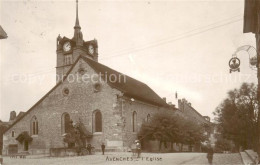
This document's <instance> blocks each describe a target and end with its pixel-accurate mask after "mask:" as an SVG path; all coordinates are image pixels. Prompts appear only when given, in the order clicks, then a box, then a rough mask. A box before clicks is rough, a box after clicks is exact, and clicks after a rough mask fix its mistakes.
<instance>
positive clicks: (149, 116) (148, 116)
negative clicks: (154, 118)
mask: <svg viewBox="0 0 260 165" xmlns="http://www.w3.org/2000/svg"><path fill="white" fill-rule="evenodd" d="M150 118H151V115H150V114H148V115H147V119H146V121H147V122H149V121H150Z"/></svg>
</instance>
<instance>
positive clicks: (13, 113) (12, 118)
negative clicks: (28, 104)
mask: <svg viewBox="0 0 260 165" xmlns="http://www.w3.org/2000/svg"><path fill="white" fill-rule="evenodd" d="M15 118H16V112H15V111H11V112H10V119H9V121H12V120H14V119H15Z"/></svg>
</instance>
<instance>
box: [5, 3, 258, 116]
mask: <svg viewBox="0 0 260 165" xmlns="http://www.w3.org/2000/svg"><path fill="white" fill-rule="evenodd" d="M75 5H76V3H75V1H73V0H55V1H54V0H53V1H50V0H27V1H25V0H15V1H14V0H8V1H5V0H1V1H0V25H1V26H2V27H3V29H4V30H5V31H6V32H7V34H8V38H7V39H5V40H0V56H1V59H0V69H1V72H0V73H1V81H0V83H1V88H0V90H1V92H0V93H1V95H0V101H1V102H0V104H1V110H0V119H1V120H3V121H8V120H9V114H10V111H16V113H19V112H20V111H27V110H28V109H29V108H30V107H32V106H33V105H34V104H35V103H36V102H37V101H38V100H39V99H40V98H41V97H43V96H44V95H45V94H46V93H47V92H48V91H49V90H50V89H51V88H52V87H53V86H54V85H55V83H56V82H55V74H56V73H55V67H56V38H57V36H58V35H59V34H60V35H61V36H62V37H63V36H66V37H68V38H72V36H73V32H74V29H73V27H74V24H75V17H76V16H75V15H76V13H75V11H76V8H75ZM243 8H244V1H243V0H172V1H167V0H166V1H159V0H151V1H143V0H139V1H137V0H136V1H122V0H114V1H112V0H95V1H94V0H79V21H80V26H81V30H82V33H83V38H84V40H85V41H88V40H92V39H94V38H96V39H97V41H98V45H99V62H100V63H102V64H104V65H107V66H109V67H111V68H113V69H115V70H117V71H119V72H121V73H124V74H126V75H128V76H131V77H133V78H135V79H138V80H140V81H142V82H144V83H146V84H148V85H149V86H150V87H151V88H152V89H153V90H154V91H155V92H156V93H157V94H158V95H159V96H161V97H166V98H167V102H172V103H174V104H176V103H177V99H176V98H175V93H176V92H177V93H178V99H182V98H185V99H186V100H188V101H189V102H190V103H191V104H192V106H193V107H194V108H195V109H196V110H197V111H198V112H199V113H201V114H202V115H207V116H210V117H211V118H213V117H214V116H213V114H212V112H213V111H214V110H215V108H216V107H217V106H218V105H219V104H220V103H221V101H222V100H223V99H224V98H225V97H227V92H228V91H229V90H232V89H234V88H239V87H240V85H241V84H242V83H243V82H254V83H257V78H256V71H254V70H252V69H251V68H250V67H249V56H248V53H247V52H245V51H241V52H239V53H238V54H237V55H238V57H239V59H240V60H241V66H240V70H241V71H240V72H234V73H232V74H230V73H229V66H228V62H229V60H230V59H231V57H232V54H233V53H234V52H235V51H236V49H237V48H239V47H240V46H243V45H252V46H254V47H255V36H254V35H253V34H250V33H248V34H243ZM137 90H138V89H137Z"/></svg>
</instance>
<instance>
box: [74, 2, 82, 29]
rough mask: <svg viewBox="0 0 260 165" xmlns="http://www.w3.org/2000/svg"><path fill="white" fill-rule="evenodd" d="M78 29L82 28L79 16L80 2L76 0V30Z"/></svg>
mask: <svg viewBox="0 0 260 165" xmlns="http://www.w3.org/2000/svg"><path fill="white" fill-rule="evenodd" d="M76 28H79V29H81V27H80V25H79V16H78V0H76V22H75V26H74V29H76Z"/></svg>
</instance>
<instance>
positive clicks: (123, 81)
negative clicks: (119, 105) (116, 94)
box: [83, 57, 167, 106]
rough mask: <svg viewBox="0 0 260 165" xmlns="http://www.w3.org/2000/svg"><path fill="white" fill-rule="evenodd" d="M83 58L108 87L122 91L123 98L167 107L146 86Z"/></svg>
mask: <svg viewBox="0 0 260 165" xmlns="http://www.w3.org/2000/svg"><path fill="white" fill-rule="evenodd" d="M83 58H84V60H85V61H86V62H87V63H88V64H89V65H90V66H91V67H92V68H93V69H94V70H95V71H96V72H97V73H98V74H99V73H101V75H103V78H105V77H106V80H107V83H108V84H109V85H110V86H112V87H114V88H116V89H118V90H120V91H122V92H123V93H124V95H125V96H128V97H133V98H136V99H138V100H142V101H145V102H149V103H152V104H156V105H160V106H166V105H167V104H166V102H165V101H164V100H163V99H162V98H161V97H159V96H158V95H157V94H156V93H155V92H154V91H153V90H152V89H151V88H150V87H149V86H147V85H146V84H144V83H142V82H140V81H138V80H136V79H134V78H131V77H129V76H127V75H124V74H122V73H120V72H117V71H116V70H113V69H111V68H109V67H107V66H105V65H102V64H100V63H98V62H96V61H93V60H91V59H89V58H86V57H83ZM111 75H113V76H111ZM109 77H111V78H109ZM112 77H116V81H115V80H113V79H112Z"/></svg>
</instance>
